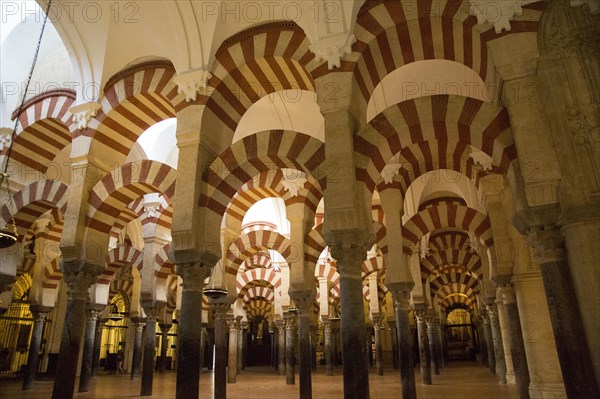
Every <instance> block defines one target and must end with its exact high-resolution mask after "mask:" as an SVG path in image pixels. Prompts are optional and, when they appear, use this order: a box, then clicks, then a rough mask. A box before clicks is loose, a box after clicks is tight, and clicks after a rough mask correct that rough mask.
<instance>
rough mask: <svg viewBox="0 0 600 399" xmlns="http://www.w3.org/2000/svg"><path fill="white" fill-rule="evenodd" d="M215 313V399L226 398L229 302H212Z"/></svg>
mask: <svg viewBox="0 0 600 399" xmlns="http://www.w3.org/2000/svg"><path fill="white" fill-rule="evenodd" d="M211 306H212V308H213V313H214V315H215V377H214V378H215V399H227V312H228V311H229V309H230V308H231V304H229V303H221V302H212V303H211Z"/></svg>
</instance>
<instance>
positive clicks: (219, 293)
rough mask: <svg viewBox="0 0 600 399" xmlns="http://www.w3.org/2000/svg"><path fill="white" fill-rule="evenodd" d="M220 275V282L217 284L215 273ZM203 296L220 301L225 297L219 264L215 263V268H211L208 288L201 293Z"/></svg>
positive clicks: (225, 290)
mask: <svg viewBox="0 0 600 399" xmlns="http://www.w3.org/2000/svg"><path fill="white" fill-rule="evenodd" d="M217 272H218V273H221V282H220V283H219V284H217V282H216V281H215V280H216V278H217V277H216V273H217ZM203 293H204V295H206V296H207V297H209V298H210V299H221V298H224V297H226V296H227V289H225V286H224V281H223V271H222V269H221V262H219V263H217V266H215V267H213V269H212V272H211V274H210V279H209V281H208V287H206V288H205V289H204V291H203Z"/></svg>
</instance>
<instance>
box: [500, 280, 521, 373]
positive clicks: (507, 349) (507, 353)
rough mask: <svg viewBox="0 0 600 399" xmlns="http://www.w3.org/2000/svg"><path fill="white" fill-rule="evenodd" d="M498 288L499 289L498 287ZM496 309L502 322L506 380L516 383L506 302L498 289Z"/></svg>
mask: <svg viewBox="0 0 600 399" xmlns="http://www.w3.org/2000/svg"><path fill="white" fill-rule="evenodd" d="M497 290H498V289H497ZM496 292H497V293H496V309H497V311H498V322H499V324H500V331H501V333H502V349H503V350H504V362H505V364H506V382H507V383H508V384H514V383H516V380H515V370H514V368H513V359H512V347H511V345H510V344H511V342H510V338H509V331H510V328H509V325H508V320H507V315H506V314H505V311H504V309H505V308H504V302H503V300H502V295H501V294H500V293H498V291H496Z"/></svg>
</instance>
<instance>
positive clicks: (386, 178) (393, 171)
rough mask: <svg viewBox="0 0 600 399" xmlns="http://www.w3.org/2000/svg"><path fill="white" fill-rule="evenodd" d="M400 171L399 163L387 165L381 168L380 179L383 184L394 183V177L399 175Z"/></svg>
mask: <svg viewBox="0 0 600 399" xmlns="http://www.w3.org/2000/svg"><path fill="white" fill-rule="evenodd" d="M400 169H402V164H401V163H388V164H387V165H385V166H384V167H383V170H382V171H381V178H382V179H383V182H384V183H385V184H392V183H393V182H394V176H396V175H397V174H399V173H400Z"/></svg>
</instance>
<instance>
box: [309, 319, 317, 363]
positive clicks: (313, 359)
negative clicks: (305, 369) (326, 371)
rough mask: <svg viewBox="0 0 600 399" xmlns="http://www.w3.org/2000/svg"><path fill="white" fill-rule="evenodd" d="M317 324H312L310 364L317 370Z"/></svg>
mask: <svg viewBox="0 0 600 399" xmlns="http://www.w3.org/2000/svg"><path fill="white" fill-rule="evenodd" d="M317 337H318V334H317V326H315V325H311V326H310V366H311V369H312V371H317V339H318V338H317Z"/></svg>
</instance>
